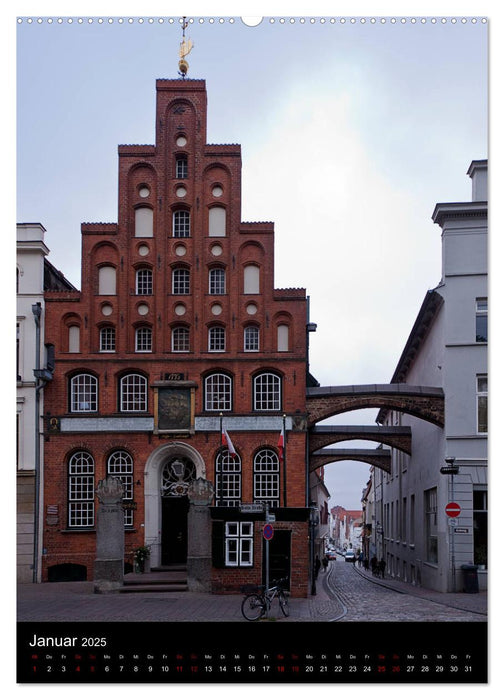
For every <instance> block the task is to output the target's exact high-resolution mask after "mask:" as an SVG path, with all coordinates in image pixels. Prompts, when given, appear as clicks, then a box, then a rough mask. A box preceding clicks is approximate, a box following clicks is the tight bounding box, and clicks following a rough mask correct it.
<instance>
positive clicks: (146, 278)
mask: <svg viewBox="0 0 504 700" xmlns="http://www.w3.org/2000/svg"><path fill="white" fill-rule="evenodd" d="M135 277H136V293H137V294H139V295H149V294H152V270H151V269H150V268H149V267H142V268H140V269H139V270H137V272H136V276H135Z"/></svg>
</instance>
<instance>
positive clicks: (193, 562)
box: [187, 477, 214, 593]
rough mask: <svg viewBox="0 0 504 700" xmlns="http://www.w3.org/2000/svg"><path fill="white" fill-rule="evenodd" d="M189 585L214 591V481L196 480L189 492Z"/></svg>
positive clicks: (196, 589) (192, 587)
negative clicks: (212, 574) (212, 578)
mask: <svg viewBox="0 0 504 700" xmlns="http://www.w3.org/2000/svg"><path fill="white" fill-rule="evenodd" d="M187 495H188V496H189V514H188V516H187V535H188V537H187V585H188V587H189V590H190V591H196V592H200V593H210V592H211V580H210V579H211V573H212V521H211V518H210V504H211V503H212V501H213V497H214V488H213V484H212V482H211V481H207V480H206V479H203V478H201V477H200V478H198V479H195V480H194V481H193V482H191V484H190V485H189V488H188V490H187Z"/></svg>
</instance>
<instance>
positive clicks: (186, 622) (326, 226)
mask: <svg viewBox="0 0 504 700" xmlns="http://www.w3.org/2000/svg"><path fill="white" fill-rule="evenodd" d="M331 9H332V10H335V9H337V8H336V7H334V8H331ZM16 23H17V52H18V64H17V91H18V107H17V132H18V155H17V172H18V192H17V199H18V213H17V221H18V224H17V296H16V299H17V339H16V340H17V345H16V347H17V534H18V545H17V681H18V683H19V684H22V685H24V684H76V683H80V684H82V683H96V684H103V683H121V684H131V683H138V684H143V683H158V684H159V683H170V684H174V683H175V684H180V683H188V684H191V683H196V684H197V683H207V684H224V683H231V684H240V683H244V684H250V683H261V684H269V683H274V684H279V683H294V682H296V683H305V684H316V683H318V684H320V683H326V684H338V683H340V684H345V683H362V684H391V683H408V684H422V683H426V684H439V683H445V684H447V683H474V684H482V683H486V682H487V680H488V672H487V666H488V658H487V655H488V645H487V634H488V626H487V613H488V610H487V591H488V572H489V561H488V475H487V439H488V410H487V407H488V358H487V349H488V285H487V273H488V261H487V231H488V220H487V206H488V193H487V190H488V161H487V157H488V155H487V138H488V135H487V121H488V95H487V82H488V78H487V76H488V65H487V60H488V57H487V53H488V29H489V21H488V19H487V18H486V17H481V16H477V15H474V16H473V15H456V14H454V15H439V16H438V15H435V16H430V15H429V16H421V15H410V14H408V13H407V14H404V15H403V14H388V13H387V14H383V15H381V14H376V15H366V14H364V15H361V14H356V15H351V14H344V15H342V16H339V15H330V14H325V15H324V14H323V15H320V14H314V15H313V16H312V15H298V14H293V15H288V14H286V15H274V16H262V17H245V16H243V17H242V16H232V15H206V14H205V15H202V16H164V15H145V16H143V15H138V14H134V15H128V14H113V15H98V14H94V13H90V14H89V15H72V16H59V15H41V16H38V15H22V16H19V17H18V18H17V19H16Z"/></svg>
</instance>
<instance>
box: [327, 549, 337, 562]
mask: <svg viewBox="0 0 504 700" xmlns="http://www.w3.org/2000/svg"><path fill="white" fill-rule="evenodd" d="M325 555H326V557H327V558H328V559H329V561H332V560H333V559H336V554H335V553H334V552H333V551H332V549H328V550H327V552H326V553H325Z"/></svg>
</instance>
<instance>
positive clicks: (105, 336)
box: [100, 326, 116, 352]
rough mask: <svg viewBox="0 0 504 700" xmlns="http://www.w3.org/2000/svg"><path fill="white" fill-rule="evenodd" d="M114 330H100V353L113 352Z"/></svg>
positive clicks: (107, 328)
mask: <svg viewBox="0 0 504 700" xmlns="http://www.w3.org/2000/svg"><path fill="white" fill-rule="evenodd" d="M115 349H116V330H115V328H114V326H104V327H103V328H100V352H115Z"/></svg>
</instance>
